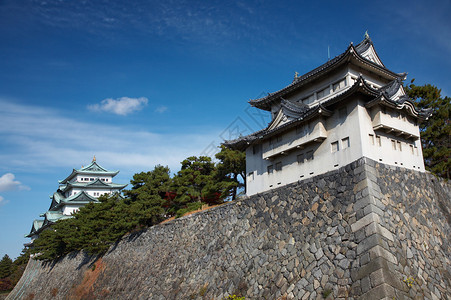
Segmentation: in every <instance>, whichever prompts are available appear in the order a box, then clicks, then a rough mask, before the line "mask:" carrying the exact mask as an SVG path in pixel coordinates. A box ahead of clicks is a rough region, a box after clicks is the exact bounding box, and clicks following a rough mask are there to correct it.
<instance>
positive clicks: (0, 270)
mask: <svg viewBox="0 0 451 300" xmlns="http://www.w3.org/2000/svg"><path fill="white" fill-rule="evenodd" d="M12 272H13V261H12V259H11V258H9V256H8V254H5V256H3V258H2V260H1V261H0V278H5V277H8V276H9V275H11V273H12Z"/></svg>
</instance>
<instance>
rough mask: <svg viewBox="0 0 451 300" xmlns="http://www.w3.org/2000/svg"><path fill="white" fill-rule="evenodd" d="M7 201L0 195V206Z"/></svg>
mask: <svg viewBox="0 0 451 300" xmlns="http://www.w3.org/2000/svg"><path fill="white" fill-rule="evenodd" d="M7 202H8V201H6V200H5V198H3V197H2V196H0V206H2V205H3V204H6V203H7Z"/></svg>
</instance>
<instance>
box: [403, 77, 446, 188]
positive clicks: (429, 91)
mask: <svg viewBox="0 0 451 300" xmlns="http://www.w3.org/2000/svg"><path fill="white" fill-rule="evenodd" d="M413 81H414V80H412V82H411V84H410V85H409V86H407V87H406V93H407V95H408V96H409V97H410V98H412V99H413V100H414V101H415V102H416V104H417V107H418V108H420V109H422V108H431V109H432V116H431V117H429V119H427V120H426V121H424V122H422V123H421V124H420V131H421V144H422V147H423V157H424V163H425V166H426V169H427V170H429V171H431V172H432V173H434V174H436V175H438V176H441V177H444V178H447V179H449V178H450V168H451V158H450V156H451V136H450V134H451V124H450V119H449V118H450V112H451V98H449V97H442V96H441V90H440V89H438V88H437V87H436V86H433V85H431V84H426V85H423V86H417V85H414V84H413Z"/></svg>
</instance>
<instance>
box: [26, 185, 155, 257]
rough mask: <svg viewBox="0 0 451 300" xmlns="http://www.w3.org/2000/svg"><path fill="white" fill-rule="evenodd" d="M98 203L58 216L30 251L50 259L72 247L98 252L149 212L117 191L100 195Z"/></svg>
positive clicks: (72, 249) (144, 217) (146, 216)
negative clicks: (73, 212)
mask: <svg viewBox="0 0 451 300" xmlns="http://www.w3.org/2000/svg"><path fill="white" fill-rule="evenodd" d="M99 200H100V203H96V204H94V203H90V204H88V205H86V206H85V207H82V208H80V211H79V212H78V213H76V214H74V218H71V219H65V220H59V221H57V222H56V223H55V224H54V225H53V226H52V227H51V228H49V229H47V230H44V231H43V232H42V233H41V235H40V236H39V238H37V239H36V240H35V241H34V245H33V246H34V247H33V249H32V253H35V254H36V255H37V258H38V259H44V260H51V259H55V258H57V257H60V256H63V255H65V254H68V253H70V252H72V251H78V250H82V249H84V250H86V251H87V252H88V253H91V254H102V253H104V252H106V251H107V250H108V248H109V247H110V245H111V244H112V243H113V242H115V241H117V240H118V239H120V238H121V237H122V236H123V235H124V234H125V233H127V232H129V231H131V230H133V229H134V228H136V227H137V226H138V225H140V224H142V223H148V222H149V220H148V218H149V215H150V218H152V216H151V214H150V213H149V212H148V211H147V209H146V208H145V207H144V205H142V203H140V202H138V201H135V202H131V203H126V201H125V200H124V199H122V198H121V197H120V196H119V195H117V194H115V195H112V196H107V195H103V196H101V197H100V198H99Z"/></svg>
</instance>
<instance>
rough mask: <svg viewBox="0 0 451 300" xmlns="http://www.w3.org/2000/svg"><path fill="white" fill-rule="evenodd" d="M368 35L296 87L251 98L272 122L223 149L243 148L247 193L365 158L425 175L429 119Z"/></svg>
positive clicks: (298, 78) (402, 75)
mask: <svg viewBox="0 0 451 300" xmlns="http://www.w3.org/2000/svg"><path fill="white" fill-rule="evenodd" d="M405 79H406V73H395V72H393V71H391V70H389V69H387V67H386V66H385V65H384V64H383V63H382V61H381V59H380V58H379V55H378V54H377V52H376V50H375V48H374V45H373V42H372V41H371V39H370V37H369V36H368V34H365V38H364V40H363V41H362V42H361V43H359V44H358V45H353V44H352V43H351V44H350V45H349V47H348V48H347V49H346V51H345V52H344V53H342V54H340V55H338V56H337V57H335V58H333V59H331V60H329V61H328V62H326V63H325V64H323V65H321V66H319V67H317V68H316V69H314V70H312V71H310V72H308V73H306V74H304V75H302V76H298V75H297V74H296V75H295V78H294V80H293V82H292V83H290V84H289V85H288V86H286V87H284V88H283V89H281V90H279V91H276V92H274V93H269V94H268V95H267V96H265V97H262V98H259V99H255V100H251V101H250V102H249V103H250V105H252V106H253V107H256V108H258V109H262V110H265V111H268V112H270V113H271V116H272V121H271V122H270V123H269V125H268V126H267V127H266V128H264V129H262V130H260V131H257V132H255V133H252V134H250V135H248V136H243V137H240V138H238V139H235V140H232V141H226V142H225V143H224V144H225V145H226V146H228V147H231V148H233V149H240V150H245V151H246V174H247V177H246V194H247V195H253V194H256V193H259V192H263V191H267V190H270V189H272V188H276V187H279V186H283V185H286V184H288V183H292V182H295V181H298V180H302V179H306V178H309V177H312V176H316V175H318V174H321V173H325V172H328V171H331V170H333V169H336V168H340V167H342V166H345V165H347V164H349V163H351V162H353V161H355V160H357V159H359V158H361V157H367V158H370V159H372V160H375V161H379V162H382V163H384V164H389V165H393V166H398V167H403V168H408V169H414V170H418V171H422V172H424V171H425V168H424V162H423V155H422V150H421V143H420V130H419V126H418V124H419V122H421V121H423V120H425V119H427V118H428V117H429V116H430V111H429V110H419V109H417V108H416V107H415V104H414V102H413V101H412V100H411V99H409V97H408V96H407V95H406V93H405V91H404V88H403V85H402V81H403V80H405Z"/></svg>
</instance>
